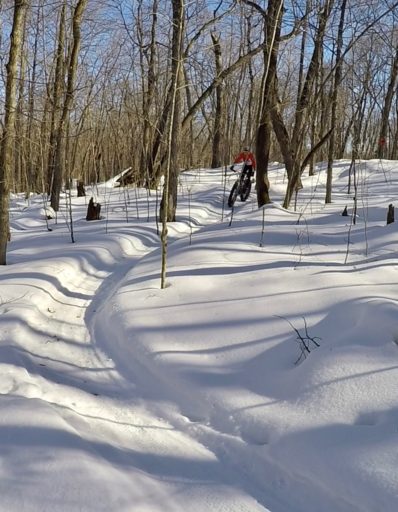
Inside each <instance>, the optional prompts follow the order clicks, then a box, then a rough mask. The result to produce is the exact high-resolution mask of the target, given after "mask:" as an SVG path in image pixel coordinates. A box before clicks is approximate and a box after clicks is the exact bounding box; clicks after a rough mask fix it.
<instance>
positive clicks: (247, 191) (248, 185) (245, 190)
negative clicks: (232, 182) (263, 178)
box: [240, 179, 252, 201]
mask: <svg viewBox="0 0 398 512" xmlns="http://www.w3.org/2000/svg"><path fill="white" fill-rule="evenodd" d="M251 189H252V182H251V181H250V179H249V181H247V182H246V183H245V185H244V187H243V191H242V193H241V195H240V200H241V201H246V200H247V198H248V197H249V196H250V192H251Z"/></svg>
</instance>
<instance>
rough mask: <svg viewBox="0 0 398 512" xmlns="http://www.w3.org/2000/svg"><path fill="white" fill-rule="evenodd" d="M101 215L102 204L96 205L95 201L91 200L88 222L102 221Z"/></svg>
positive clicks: (88, 209) (88, 208) (87, 216)
mask: <svg viewBox="0 0 398 512" xmlns="http://www.w3.org/2000/svg"><path fill="white" fill-rule="evenodd" d="M100 213H101V204H100V203H94V199H93V198H91V199H90V201H89V203H88V207H87V215H86V220H100V218H101V217H100Z"/></svg>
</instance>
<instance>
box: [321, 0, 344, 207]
mask: <svg viewBox="0 0 398 512" xmlns="http://www.w3.org/2000/svg"><path fill="white" fill-rule="evenodd" d="M346 6H347V0H342V3H341V7H340V22H339V29H338V33H337V48H336V64H335V75H334V84H333V91H332V114H331V117H332V118H331V123H330V124H331V130H332V131H331V134H330V139H329V153H328V167H327V179H326V197H325V203H326V204H328V203H331V202H332V178H333V157H334V150H335V140H336V123H337V96H338V93H339V89H340V84H341V80H342V67H343V60H342V58H341V55H342V48H343V32H344V22H345V11H346Z"/></svg>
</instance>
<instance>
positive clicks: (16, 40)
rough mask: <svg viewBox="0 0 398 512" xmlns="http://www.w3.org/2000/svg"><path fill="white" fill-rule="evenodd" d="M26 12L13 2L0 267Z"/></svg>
mask: <svg viewBox="0 0 398 512" xmlns="http://www.w3.org/2000/svg"><path fill="white" fill-rule="evenodd" d="M27 8H28V1H27V0H15V2H14V19H13V23H12V31H11V43H10V53H9V60H8V64H7V81H6V92H5V119H4V128H3V138H2V141H1V146H0V265H5V264H6V263H7V258H6V253H7V242H8V239H9V237H10V231H9V218H8V207H9V181H10V177H11V169H12V146H13V141H14V137H15V119H16V109H17V84H18V62H19V61H20V56H21V51H22V44H23V26H24V20H25V16H26V12H27Z"/></svg>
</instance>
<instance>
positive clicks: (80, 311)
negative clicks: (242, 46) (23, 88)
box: [0, 160, 398, 512]
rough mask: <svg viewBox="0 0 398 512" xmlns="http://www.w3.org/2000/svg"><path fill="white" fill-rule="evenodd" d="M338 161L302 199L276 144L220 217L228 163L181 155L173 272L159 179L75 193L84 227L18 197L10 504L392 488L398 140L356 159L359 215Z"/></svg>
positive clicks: (150, 502)
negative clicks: (219, 166)
mask: <svg viewBox="0 0 398 512" xmlns="http://www.w3.org/2000/svg"><path fill="white" fill-rule="evenodd" d="M348 169H349V162H348V161H339V162H336V164H335V178H334V180H335V186H334V194H333V203H332V204H330V205H327V206H325V205H324V204H323V203H324V194H325V187H324V183H325V168H324V166H322V165H321V166H319V169H318V172H317V174H316V176H314V177H312V178H308V177H307V178H305V179H304V185H305V187H304V189H303V190H302V191H301V192H300V194H299V197H298V205H297V212H293V211H286V210H284V209H283V208H281V206H280V204H281V202H282V197H283V192H284V189H285V179H284V173H283V169H282V168H281V167H280V166H278V165H277V164H274V165H273V167H272V171H271V173H270V181H271V187H272V188H271V197H272V199H273V201H274V202H273V204H271V205H267V206H266V207H265V209H264V210H262V209H261V210H258V209H257V208H256V204H255V194H254V193H252V196H251V198H250V199H249V201H248V202H246V203H241V202H237V203H236V207H235V209H234V212H233V217H232V218H231V211H230V210H229V209H228V208H226V207H224V208H223V198H225V194H227V193H228V190H229V188H230V187H231V185H232V183H233V177H230V173H228V178H227V182H226V184H225V186H224V182H223V176H222V174H223V173H222V171H221V170H208V169H199V170H195V171H192V172H185V173H183V174H182V175H181V180H180V181H181V183H180V189H179V192H180V196H179V202H178V211H177V217H178V220H177V222H176V223H174V224H170V225H169V233H170V238H169V246H168V269H167V283H168V285H167V287H166V288H165V289H163V290H162V289H160V264H161V251H160V245H159V234H158V232H157V225H156V222H155V211H156V207H157V201H158V198H157V197H156V194H155V193H154V192H152V194H151V195H148V194H147V193H146V191H144V190H134V189H120V188H119V189H114V188H112V187H111V186H110V185H111V182H109V183H108V184H102V185H100V186H98V187H97V188H96V189H95V190H92V191H90V190H89V191H88V192H89V194H88V196H87V198H77V197H73V198H72V203H73V219H74V222H73V232H74V238H75V243H71V236H70V234H69V230H68V223H67V221H69V218H68V215H67V214H66V213H65V211H64V212H61V213H60V214H59V215H58V219H57V222H55V221H54V220H49V221H48V226H47V224H46V221H45V220H44V218H43V208H44V206H45V205H44V204H43V200H42V198H41V197H31V199H30V201H29V202H27V201H25V200H24V198H23V197H22V196H21V197H13V198H12V204H11V227H12V241H11V243H10V244H9V255H8V261H9V265H7V266H4V267H1V268H0V372H1V379H0V496H1V497H0V511H1V512H23V511H27V512H47V511H48V512H50V511H51V512H75V511H84V512H102V511H106V512H109V511H112V512H169V511H170V512H171V511H172V512H187V511H189V512H214V511H218V512H221V511H226V512H243V511H247V512H257V511H270V512H354V511H358V512H359V511H360V512H380V511H382V512H393V511H394V512H395V511H396V510H398V346H397V345H398V286H397V285H398V259H397V255H398V229H397V226H398V223H393V224H390V225H388V226H387V225H386V213H387V206H388V204H390V203H394V201H395V199H396V197H397V194H398V162H388V161H382V162H381V161H376V160H375V161H367V162H362V163H357V165H356V171H357V176H358V191H357V198H358V212H357V217H356V223H355V224H354V223H353V222H352V221H353V216H352V212H353V205H354V202H353V199H352V194H351V195H347V184H348ZM91 193H93V194H94V197H95V199H96V200H98V201H99V202H100V203H101V204H102V214H103V216H104V218H103V219H102V220H100V221H93V222H87V221H86V220H85V215H86V208H87V202H88V199H89V197H90V196H91ZM345 205H347V206H348V213H349V215H348V216H347V217H345V216H342V215H341V213H342V211H343V208H344V206H345ZM263 221H264V223H263ZM50 230H51V231H50ZM299 336H301V337H302V338H303V341H304V342H305V343H306V344H307V346H308V347H309V350H310V352H309V353H306V354H305V355H306V357H303V354H302V352H301V348H302V347H303V343H302V342H301V341H300V339H299ZM317 345H319V347H318V346H317ZM300 356H302V357H300Z"/></svg>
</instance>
